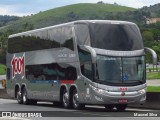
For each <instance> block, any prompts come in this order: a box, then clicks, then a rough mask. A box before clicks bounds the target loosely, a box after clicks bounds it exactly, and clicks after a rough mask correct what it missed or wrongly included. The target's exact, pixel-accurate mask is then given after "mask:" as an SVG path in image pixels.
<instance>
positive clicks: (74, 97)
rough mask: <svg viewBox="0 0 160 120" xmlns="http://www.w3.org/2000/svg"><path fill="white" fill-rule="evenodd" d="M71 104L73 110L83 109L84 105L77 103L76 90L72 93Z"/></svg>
mask: <svg viewBox="0 0 160 120" xmlns="http://www.w3.org/2000/svg"><path fill="white" fill-rule="evenodd" d="M72 103H73V107H74V109H84V108H85V105H84V104H80V103H79V102H78V93H77V90H76V89H75V90H74V91H73V95H72Z"/></svg>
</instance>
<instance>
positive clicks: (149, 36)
mask: <svg viewBox="0 0 160 120" xmlns="http://www.w3.org/2000/svg"><path fill="white" fill-rule="evenodd" d="M142 37H143V40H144V46H146V47H152V45H153V44H152V43H153V42H154V37H153V33H152V32H150V31H144V32H143V33H142Z"/></svg>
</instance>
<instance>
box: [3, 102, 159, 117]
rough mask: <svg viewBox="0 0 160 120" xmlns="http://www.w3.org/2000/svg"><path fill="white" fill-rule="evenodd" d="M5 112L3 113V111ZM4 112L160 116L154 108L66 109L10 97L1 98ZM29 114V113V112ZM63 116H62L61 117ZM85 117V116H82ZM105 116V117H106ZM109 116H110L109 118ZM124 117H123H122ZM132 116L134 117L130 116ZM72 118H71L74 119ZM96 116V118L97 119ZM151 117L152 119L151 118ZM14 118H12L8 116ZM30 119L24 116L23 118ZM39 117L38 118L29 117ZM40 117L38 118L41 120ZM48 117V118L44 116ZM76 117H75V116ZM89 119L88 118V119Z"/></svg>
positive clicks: (48, 114)
mask: <svg viewBox="0 0 160 120" xmlns="http://www.w3.org/2000/svg"><path fill="white" fill-rule="evenodd" d="M2 112H3V113H2ZM4 112H5V113H6V112H9V113H11V114H12V116H15V115H17V114H15V113H41V115H42V117H48V118H47V120H48V119H53V118H51V117H57V118H56V120H58V119H67V118H68V117H72V118H73V117H77V118H78V119H79V120H80V119H81V120H82V119H83V120H84V119H86V117H90V118H91V117H92V120H93V119H94V120H96V119H102V118H103V120H106V119H109V120H110V118H111V120H132V119H134V120H142V117H137V118H136V119H135V118H133V117H134V116H135V114H152V113H154V114H157V115H158V117H160V111H157V110H152V109H142V108H127V109H126V111H123V112H118V111H117V110H116V109H114V110H113V111H111V112H109V111H106V109H105V108H104V107H103V106H86V108H85V109H84V110H74V109H64V108H62V107H55V106H53V105H52V103H47V102H39V103H38V104H37V105H22V104H17V101H16V100H10V99H0V116H2V114H3V115H4ZM27 115H28V114H27ZM60 117H61V118H60ZM80 117H83V118H80ZM93 117H94V118H93ZM104 117H105V118H104ZM108 117H109V118H108ZM121 117H122V118H121ZM130 117H132V118H130ZM72 118H71V119H72ZM95 118H96V119H95ZM149 118H150V119H149ZM0 119H5V120H6V118H4V117H0ZM7 119H8V120H9V119H12V120H13V117H12V118H7ZM14 119H17V120H19V119H20V117H19V116H18V117H14ZM24 119H28V118H23V119H21V120H24ZM29 119H30V120H32V119H38V118H29ZM41 119H42V118H39V119H38V120H41ZM43 119H46V118H43ZM74 119H75V118H74ZM155 119H157V117H156V118H154V117H153V116H152V117H151V116H150V117H148V118H147V120H155ZM86 120H87V119H86Z"/></svg>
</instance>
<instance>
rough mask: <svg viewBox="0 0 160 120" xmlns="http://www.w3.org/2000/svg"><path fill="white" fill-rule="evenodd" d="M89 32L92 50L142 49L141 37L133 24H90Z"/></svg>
mask: <svg viewBox="0 0 160 120" xmlns="http://www.w3.org/2000/svg"><path fill="white" fill-rule="evenodd" d="M89 30H90V39H91V46H92V47H94V48H100V49H107V50H117V51H130V50H140V49H143V41H142V37H141V35H140V32H139V29H138V28H137V26H136V25H134V24H102V23H101V24H100V23H91V24H90V25H89Z"/></svg>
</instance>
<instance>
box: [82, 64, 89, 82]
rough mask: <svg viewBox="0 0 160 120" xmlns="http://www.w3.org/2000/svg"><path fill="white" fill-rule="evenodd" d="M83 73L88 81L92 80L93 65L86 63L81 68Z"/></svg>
mask: <svg viewBox="0 0 160 120" xmlns="http://www.w3.org/2000/svg"><path fill="white" fill-rule="evenodd" d="M81 72H82V74H83V75H84V76H85V77H87V78H88V79H92V64H91V63H84V64H83V65H82V66H81Z"/></svg>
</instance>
